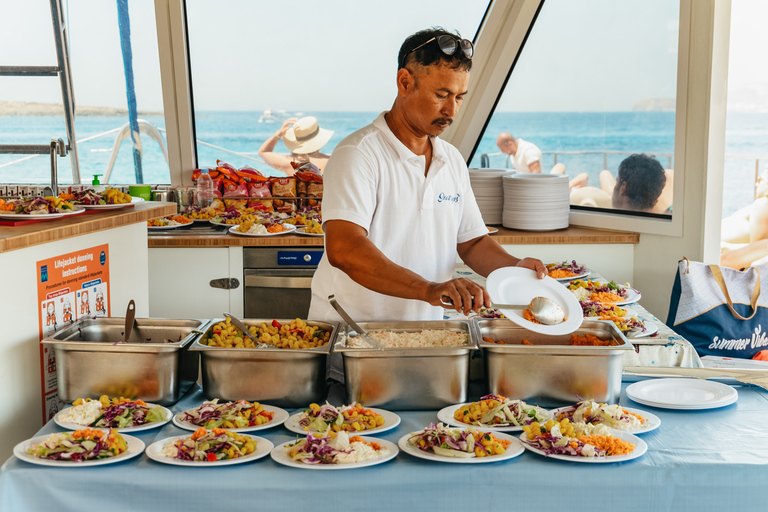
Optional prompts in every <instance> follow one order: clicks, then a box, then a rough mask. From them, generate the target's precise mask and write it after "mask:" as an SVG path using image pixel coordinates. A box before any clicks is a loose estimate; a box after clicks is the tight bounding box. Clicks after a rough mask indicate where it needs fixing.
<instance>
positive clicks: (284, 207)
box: [269, 176, 296, 213]
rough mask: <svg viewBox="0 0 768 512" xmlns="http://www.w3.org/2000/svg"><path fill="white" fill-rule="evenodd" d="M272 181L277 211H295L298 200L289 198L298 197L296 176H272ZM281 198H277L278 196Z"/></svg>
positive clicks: (273, 202)
mask: <svg viewBox="0 0 768 512" xmlns="http://www.w3.org/2000/svg"><path fill="white" fill-rule="evenodd" d="M269 181H271V182H272V198H273V199H272V204H273V205H274V207H275V211H277V212H281V213H293V212H295V211H296V200H295V199H287V198H290V197H296V178H295V177H294V176H288V177H286V178H270V179H269ZM278 197H279V198H280V199H277V198H278Z"/></svg>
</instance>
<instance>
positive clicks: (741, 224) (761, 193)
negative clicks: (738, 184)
mask: <svg viewBox="0 0 768 512" xmlns="http://www.w3.org/2000/svg"><path fill="white" fill-rule="evenodd" d="M720 239H721V243H720V253H721V254H720V264H721V265H723V266H726V267H731V268H735V269H741V268H744V267H748V266H750V265H753V266H754V265H759V264H762V263H765V262H766V261H768V168H766V169H765V170H764V171H763V172H762V173H760V176H758V178H757V182H756V183H755V200H754V201H753V202H752V204H750V205H748V206H745V207H744V208H741V209H740V210H738V211H736V212H735V213H733V214H731V215H729V216H728V217H726V218H724V219H723V220H722V222H721V223H720Z"/></svg>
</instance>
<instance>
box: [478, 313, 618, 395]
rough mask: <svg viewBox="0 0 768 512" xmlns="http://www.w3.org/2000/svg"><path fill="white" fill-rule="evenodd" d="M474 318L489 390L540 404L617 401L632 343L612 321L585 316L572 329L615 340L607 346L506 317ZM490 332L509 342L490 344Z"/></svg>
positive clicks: (580, 332)
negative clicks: (625, 356)
mask: <svg viewBox="0 0 768 512" xmlns="http://www.w3.org/2000/svg"><path fill="white" fill-rule="evenodd" d="M473 322H474V323H475V326H476V329H477V333H478V336H479V346H480V349H481V350H482V351H483V359H484V365H485V384H486V391H487V392H488V393H493V394H498V395H502V396H505V397H508V398H518V399H524V400H528V401H531V402H532V403H538V404H552V405H554V404H557V403H558V402H562V403H573V402H576V401H579V400H586V399H590V400H597V401H600V402H607V403H618V401H619V396H620V394H621V373H622V357H623V354H624V353H625V352H626V351H628V350H633V347H632V344H631V343H629V342H628V341H627V339H626V338H625V337H624V335H623V334H621V332H620V331H619V329H618V328H617V327H616V325H615V324H614V323H613V322H608V321H601V320H584V322H583V323H582V324H581V327H580V328H579V329H577V330H576V331H575V332H574V333H573V334H576V335H579V336H584V335H585V334H592V335H594V336H597V337H598V338H600V339H602V340H612V342H613V343H614V344H613V345H612V346H604V347H600V346H573V345H570V343H569V341H570V338H571V335H570V334H564V335H558V336H546V335H542V334H538V333H535V332H532V331H528V330H526V329H524V328H522V327H520V326H518V325H517V324H515V323H513V322H511V321H509V320H506V319H473ZM485 337H488V338H493V339H494V340H495V341H503V342H504V344H496V343H488V342H486V341H484V340H483V338H485ZM523 340H526V341H527V342H528V343H529V344H525V343H523Z"/></svg>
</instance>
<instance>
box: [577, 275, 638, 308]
mask: <svg viewBox="0 0 768 512" xmlns="http://www.w3.org/2000/svg"><path fill="white" fill-rule="evenodd" d="M568 290H569V291H570V292H571V293H572V294H573V295H574V296H575V297H576V298H577V299H578V300H579V301H580V302H600V303H602V304H610V305H613V306H623V305H625V304H632V303H634V302H637V301H639V300H640V297H641V294H640V292H639V291H637V290H635V289H634V288H631V287H629V286H624V285H621V284H616V283H615V282H613V281H611V282H608V283H601V282H599V281H592V280H585V279H574V280H573V281H571V282H570V283H568ZM597 292H605V293H612V294H614V295H618V296H619V297H621V300H618V301H616V302H612V301H605V300H598V301H592V300H591V297H590V295H591V294H592V293H597Z"/></svg>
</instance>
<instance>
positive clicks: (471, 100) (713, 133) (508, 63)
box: [155, 0, 730, 237]
mask: <svg viewBox="0 0 768 512" xmlns="http://www.w3.org/2000/svg"><path fill="white" fill-rule="evenodd" d="M544 1H545V0H508V1H503V2H502V1H498V0H493V1H492V3H491V5H490V7H489V8H488V12H487V13H486V16H485V17H484V20H483V24H482V25H481V27H480V30H479V31H478V33H477V35H476V37H475V42H476V48H475V56H474V58H473V69H472V80H471V81H470V85H469V91H468V94H467V96H466V99H465V101H464V105H463V106H462V109H461V110H460V111H459V114H458V115H457V117H456V119H455V121H454V123H453V125H452V126H451V128H450V129H449V130H448V131H447V132H446V133H445V134H444V138H445V139H446V140H447V141H449V142H451V143H453V144H454V145H455V146H456V147H457V148H458V149H459V151H460V152H461V153H462V155H463V156H464V158H465V159H466V160H467V161H468V160H469V156H470V154H471V152H472V150H473V148H474V146H475V144H476V143H477V140H478V139H479V137H480V135H481V134H482V131H483V128H484V126H485V123H486V122H487V119H488V117H489V116H490V113H491V112H492V110H493V105H494V104H495V103H496V101H497V98H498V97H499V95H500V94H501V91H502V90H503V85H504V83H505V80H506V76H507V73H508V72H509V70H510V69H512V67H513V65H514V62H515V61H516V59H517V58H518V56H519V54H520V52H521V51H522V49H523V46H524V43H525V38H526V36H527V34H528V32H529V31H530V29H531V27H532V25H533V23H534V22H535V18H536V13H537V12H538V11H539V10H540V8H541V6H542V4H543V2H544ZM694 1H695V0H680V19H679V31H678V65H677V94H676V98H675V108H676V114H675V144H674V161H675V166H674V167H675V189H674V192H673V204H674V205H675V206H676V207H675V208H673V211H672V217H671V219H655V218H644V217H635V216H629V215H622V214H620V213H604V212H585V211H576V210H573V209H572V210H571V213H570V219H569V220H570V225H571V226H585V227H593V228H603V229H614V230H622V231H632V232H637V233H647V234H654V235H666V236H674V237H682V236H683V221H684V210H686V209H688V210H691V208H688V207H687V205H686V204H685V199H686V198H685V194H684V192H685V188H686V181H687V180H688V179H689V176H688V174H690V173H688V172H686V171H687V155H688V153H690V154H691V155H694V157H693V160H695V161H699V160H700V159H699V158H698V157H696V156H695V155H696V152H702V151H703V152H709V151H710V150H711V148H710V143H711V142H712V141H713V140H715V139H717V138H718V137H720V136H722V138H723V140H724V136H725V135H724V134H725V123H724V115H723V116H722V117H723V119H720V117H721V116H720V115H719V113H715V115H714V117H712V116H710V119H709V122H710V124H711V126H710V127H709V140H703V139H702V137H693V138H692V140H688V137H687V136H686V134H687V132H688V127H689V126H690V127H691V128H695V125H694V124H693V123H699V122H700V116H699V115H698V114H697V109H698V110H700V109H701V107H702V105H704V104H706V105H707V108H709V107H711V106H712V105H713V104H714V102H715V99H713V98H712V94H713V93H712V91H711V87H712V84H710V80H711V79H712V77H711V76H709V77H704V78H706V79H702V77H701V76H698V75H700V74H702V70H701V69H699V68H700V62H701V59H702V58H703V59H705V60H709V62H712V61H713V60H716V59H717V54H718V53H721V52H722V51H725V52H726V54H727V51H728V43H727V41H725V42H722V41H716V42H715V47H714V48H700V47H697V45H696V44H694V42H695V41H697V40H700V39H701V38H705V37H707V34H709V33H711V32H712V30H713V29H716V28H717V27H716V26H715V25H716V24H717V23H718V22H717V21H713V20H712V19H711V18H709V19H708V25H707V26H695V24H694V23H693V21H692V20H693V16H692V11H693V3H694ZM703 3H705V4H707V5H703V6H696V7H698V8H701V9H711V8H714V7H711V6H717V7H718V8H720V9H722V8H725V7H727V8H728V9H729V8H730V0H704V2H703ZM726 4H727V5H726ZM155 10H156V22H157V29H158V46H159V54H160V64H161V78H162V83H163V102H164V108H165V116H166V129H167V130H168V132H167V133H168V138H167V141H168V157H169V163H170V172H171V182H172V184H173V185H191V184H192V181H191V179H192V178H191V174H192V173H191V170H192V169H194V168H195V164H196V162H195V151H196V149H195V137H194V132H193V126H194V123H193V119H192V114H193V113H192V97H191V83H190V78H189V77H190V74H189V51H188V45H187V38H186V20H185V1H184V0H155ZM691 62H693V68H692V67H691V65H690V64H691ZM692 73H693V74H696V75H697V76H696V77H693V76H690V75H691V74H692ZM724 80H725V83H726V84H727V77H725V78H724ZM702 94H703V95H705V96H706V98H707V99H706V100H702V99H701V95H702ZM723 101H724V100H723ZM691 102H693V103H695V105H694V104H693V103H691ZM689 103H691V105H689ZM689 107H690V108H689ZM693 107H696V108H693ZM692 131H694V132H696V130H695V129H694V130H692ZM715 142H716V140H715ZM714 149H715V150H717V148H716V145H715V148H714ZM707 161H708V167H707V168H706V169H691V173H692V174H690V179H692V180H694V181H698V180H699V179H704V180H707V179H708V181H709V183H708V185H709V186H708V189H710V190H711V189H712V188H717V189H718V190H719V189H720V188H721V187H716V186H715V182H716V180H717V179H718V170H717V165H718V163H717V161H716V158H714V157H713V158H707ZM712 166H714V168H712ZM720 167H722V163H720ZM719 179H720V180H722V169H720V171H719ZM692 185H693V183H692ZM706 195H707V197H706V198H703V199H702V198H694V199H693V201H694V202H695V203H697V204H696V206H697V208H698V203H701V208H700V209H701V210H702V211H704V210H705V209H706V210H707V212H706V213H707V217H711V216H713V215H715V214H717V215H719V211H720V210H721V201H717V200H716V198H714V195H713V194H710V193H709V191H707V194H706ZM710 203H712V204H710ZM714 210H718V211H717V212H715V211H714ZM706 223H707V224H708V226H707V227H710V225H712V224H714V221H713V220H711V219H709V220H707V222H706ZM700 227H702V226H700ZM702 229H703V227H702ZM718 236H719V230H718Z"/></svg>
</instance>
